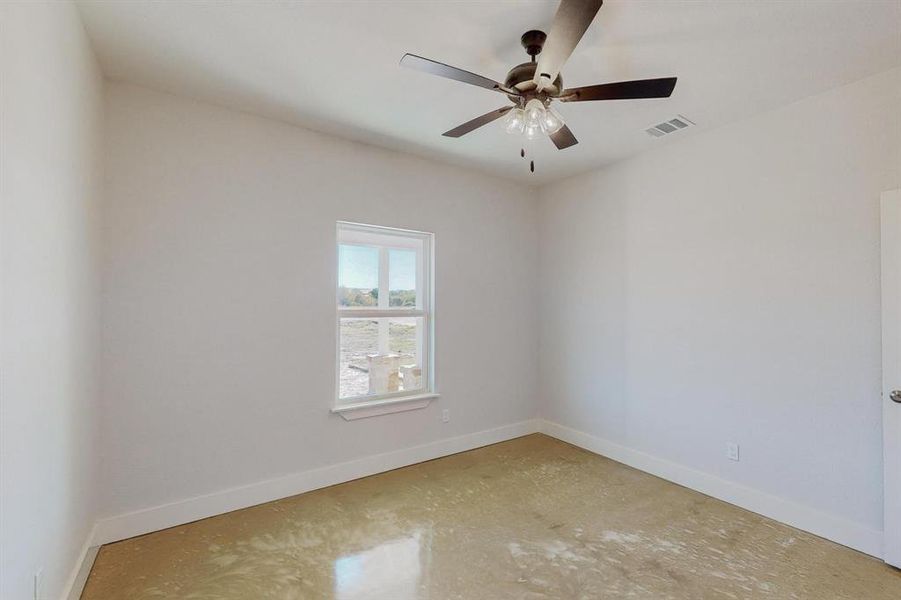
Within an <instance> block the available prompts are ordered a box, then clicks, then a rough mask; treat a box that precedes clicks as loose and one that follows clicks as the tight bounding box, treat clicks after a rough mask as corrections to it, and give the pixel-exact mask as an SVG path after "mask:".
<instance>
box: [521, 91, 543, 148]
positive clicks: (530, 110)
mask: <svg viewBox="0 0 901 600" xmlns="http://www.w3.org/2000/svg"><path fill="white" fill-rule="evenodd" d="M525 112H526V137H529V129H530V128H534V129H541V127H542V125H541V122H542V121H543V120H544V113H545V110H544V104H542V102H541V100H539V99H538V98H532V99H531V100H529V101H528V102H527V103H526V109H525ZM532 137H534V134H533V135H532V136H531V137H529V139H532Z"/></svg>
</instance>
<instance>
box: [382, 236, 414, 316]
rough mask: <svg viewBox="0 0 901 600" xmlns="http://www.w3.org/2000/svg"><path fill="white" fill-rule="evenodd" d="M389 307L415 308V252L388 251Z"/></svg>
mask: <svg viewBox="0 0 901 600" xmlns="http://www.w3.org/2000/svg"><path fill="white" fill-rule="evenodd" d="M388 298H389V306H392V307H401V308H416V251H415V250H396V249H391V250H389V251H388Z"/></svg>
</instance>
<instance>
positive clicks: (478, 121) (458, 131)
mask: <svg viewBox="0 0 901 600" xmlns="http://www.w3.org/2000/svg"><path fill="white" fill-rule="evenodd" d="M511 108H513V107H512V106H505V107H503V108H499V109H497V110H493V111H491V112H490V113H485V114H484V115H482V116H481V117H476V118H475V119H473V120H472V121H467V122H465V123H463V124H462V125H458V126H457V127H454V128H453V129H451V130H450V131H445V132H444V133H443V134H441V135H443V136H445V137H452V138H458V137H460V136H463V135H466V134H467V133H469V132H470V131H474V130H476V129H478V128H479V127H481V126H482V125H487V124H488V123H491V122H492V121H494V120H496V119H500V118H501V117H503V116H504V115H505V114H507V112H509V110H510V109H511Z"/></svg>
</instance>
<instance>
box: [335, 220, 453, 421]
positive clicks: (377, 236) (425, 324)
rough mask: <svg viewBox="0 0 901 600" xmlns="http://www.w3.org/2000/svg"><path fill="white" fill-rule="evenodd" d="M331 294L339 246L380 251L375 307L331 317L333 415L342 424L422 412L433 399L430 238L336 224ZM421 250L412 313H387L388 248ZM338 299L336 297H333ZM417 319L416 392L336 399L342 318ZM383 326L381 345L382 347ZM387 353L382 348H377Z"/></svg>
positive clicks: (340, 311)
mask: <svg viewBox="0 0 901 600" xmlns="http://www.w3.org/2000/svg"><path fill="white" fill-rule="evenodd" d="M335 233H336V235H335V288H334V289H335V291H336V293H337V289H338V280H337V277H338V268H339V265H338V247H339V246H340V245H360V246H377V247H378V248H379V249H380V250H379V288H378V289H379V307H378V308H369V307H341V306H339V305H338V303H337V300H336V302H335V306H336V318H335V395H334V405H333V407H332V412H333V413H338V414H340V415H341V416H342V417H344V418H345V419H347V420H353V419H359V418H363V417H371V416H376V415H382V414H387V413H393V412H400V411H404V410H414V409H418V408H424V407H426V406H427V405H428V404H429V402H431V401H432V400H434V399H435V398H437V397H438V394H437V393H436V392H435V385H434V322H435V319H434V289H435V286H434V256H435V255H434V247H435V236H434V234H431V233H427V232H424V231H413V230H409V229H397V228H393V227H383V226H380V225H366V224H363V223H352V222H349V221H338V223H337V225H336V231H335ZM411 248H412V249H420V248H421V251H420V252H418V253H417V265H416V267H417V268H416V304H417V306H416V308H391V307H390V306H389V303H390V296H389V290H388V287H389V282H388V262H389V261H388V256H389V251H390V250H392V249H411ZM336 298H337V295H336ZM404 317H418V318H421V319H422V327H419V328H417V335H421V336H422V341H421V343H420V344H417V350H418V349H419V348H421V349H422V350H421V351H422V353H423V354H424V356H420V357H418V359H419V360H418V361H417V362H418V363H419V365H420V368H421V369H422V381H423V386H422V388H421V389H419V390H411V391H399V392H391V393H387V394H378V395H365V396H355V397H352V398H341V319H342V318H363V319H366V318H372V319H375V318H404ZM387 325H388V322H387V321H386V322H385V323H384V326H385V328H386V329H385V332H384V335H380V336H379V338H380V344H387V339H388V338H387V333H388V332H387ZM380 351H382V352H386V351H387V348H380Z"/></svg>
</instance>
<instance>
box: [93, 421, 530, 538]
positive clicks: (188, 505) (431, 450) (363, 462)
mask: <svg viewBox="0 0 901 600" xmlns="http://www.w3.org/2000/svg"><path fill="white" fill-rule="evenodd" d="M540 426H541V421H540V420H539V419H531V420H528V421H521V422H519V423H513V424H512V425H505V426H503V427H498V428H495V429H488V430H485V431H479V432H476V433H471V434H467V435H461V436H458V437H453V438H447V439H444V440H439V441H437V442H431V443H429V444H423V445H421V446H414V447H412V448H404V449H402V450H395V451H393V452H386V453H384V454H377V455H375V456H367V457H364V458H359V459H356V460H352V461H348V462H344V463H339V464H336V465H331V466H327V467H321V468H319V469H313V470H310V471H304V472H301V473H295V474H293V475H287V476H285V477H279V478H277V479H269V480H267V481H261V482H258V483H253V484H250V485H246V486H241V487H237V488H232V489H228V490H222V491H220V492H214V493H212V494H206V495H203V496H196V497H194V498H186V499H184V500H179V501H177V502H172V503H169V504H164V505H162V506H155V507H152V508H146V509H143V510H138V511H135V512H130V513H126V514H123V515H117V516H114V517H109V518H106V519H101V520H99V521H98V522H97V524H96V526H95V527H94V536H93V539H92V540H91V544H90V545H92V546H100V545H102V544H109V543H111V542H116V541H119V540H124V539H126V538H130V537H134V536H136V535H143V534H145V533H150V532H152V531H159V530H160V529H166V528H168V527H174V526H176V525H183V524H185V523H190V522H191V521H197V520H198V519H205V518H207V517H212V516H215V515H220V514H222V513H227V512H230V511H233V510H238V509H241V508H247V507H248V506H254V505H256V504H262V503H264V502H271V501H272V500H278V499H280V498H287V497H288V496H294V495H296V494H302V493H304V492H309V491H312V490H316V489H319V488H323V487H328V486H330V485H335V484H338V483H344V482H346V481H351V480H353V479H359V478H360V477H366V476H369V475H375V474H376V473H383V472H385V471H390V470H392V469H397V468H399V467H405V466H407V465H412V464H415V463H419V462H423V461H426V460H432V459H434V458H440V457H442V456H448V455H450V454H456V453H457V452H463V451H465V450H472V449H473V448H478V447H480V446H487V445H488V444H495V443H497V442H503V441H505V440H510V439H513V438H517V437H521V436H524V435H528V434H530V433H536V432H538V431H539V428H540Z"/></svg>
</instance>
